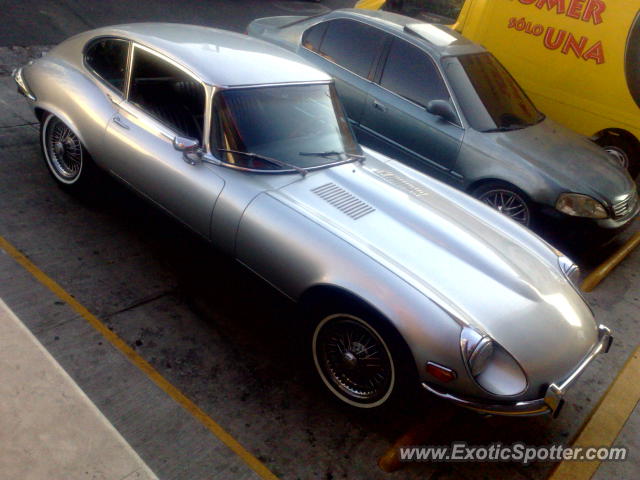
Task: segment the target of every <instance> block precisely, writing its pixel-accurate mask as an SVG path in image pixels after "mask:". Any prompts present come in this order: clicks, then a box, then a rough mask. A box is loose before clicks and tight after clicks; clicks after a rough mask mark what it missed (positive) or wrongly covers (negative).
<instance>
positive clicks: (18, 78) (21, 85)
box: [11, 67, 36, 100]
mask: <svg viewBox="0 0 640 480" xmlns="http://www.w3.org/2000/svg"><path fill="white" fill-rule="evenodd" d="M11 75H12V76H13V79H14V80H15V82H16V84H17V85H18V90H19V91H20V93H22V94H23V95H24V96H25V97H27V98H28V99H29V100H35V99H36V97H35V96H34V95H33V93H31V90H29V87H28V86H27V83H26V82H25V81H24V77H23V76H22V67H19V68H16V69H14V70H13V72H11Z"/></svg>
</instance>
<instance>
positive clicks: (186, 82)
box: [105, 45, 224, 238]
mask: <svg viewBox="0 0 640 480" xmlns="http://www.w3.org/2000/svg"><path fill="white" fill-rule="evenodd" d="M117 110H118V112H117V113H116V115H114V117H113V118H112V119H111V121H110V122H109V125H108V127H107V131H106V136H105V148H106V149H107V150H108V155H109V163H108V167H109V169H110V170H111V171H112V173H114V174H115V175H116V176H117V177H119V178H121V179H122V180H123V181H125V182H126V183H128V184H129V185H131V186H132V187H133V188H134V189H136V190H137V191H139V192H140V193H142V194H143V195H144V196H146V197H148V198H149V199H151V200H152V201H154V202H155V203H157V204H158V205H159V206H161V207H162V208H164V209H165V210H166V211H168V212H169V213H171V214H172V215H174V216H175V217H177V218H178V219H179V220H181V221H182V222H183V223H185V224H186V225H187V226H189V227H191V228H192V229H193V230H194V231H196V232H197V233H199V234H201V235H202V236H204V237H206V238H210V235H211V232H210V224H211V214H212V211H213V207H214V205H215V202H216V199H217V198H218V196H219V194H220V192H221V191H222V188H223V187H224V181H223V180H222V179H221V178H220V177H219V176H218V175H217V174H216V173H215V172H214V170H213V168H212V167H211V166H210V165H206V164H198V165H191V164H189V163H187V162H185V160H184V158H183V154H182V153H181V152H179V151H177V150H176V149H175V148H174V147H173V140H174V138H175V137H176V136H181V137H187V138H191V139H196V140H198V141H199V142H200V144H201V145H202V141H203V139H204V136H203V133H204V132H203V125H204V117H205V110H206V88H205V86H204V85H203V84H201V83H200V82H199V81H198V80H196V79H195V78H194V77H192V76H191V75H190V74H189V73H188V72H186V71H184V70H182V69H181V68H179V67H177V66H176V65H174V64H171V63H169V62H168V61H166V60H164V59H163V58H161V57H160V56H158V55H156V54H155V53H153V52H152V51H150V50H148V49H146V48H144V47H140V46H137V45H136V46H134V51H133V63H132V68H131V80H130V87H129V95H128V99H127V100H126V101H124V102H122V103H120V104H119V105H118V107H117Z"/></svg>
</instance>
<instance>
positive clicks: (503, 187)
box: [471, 181, 535, 228]
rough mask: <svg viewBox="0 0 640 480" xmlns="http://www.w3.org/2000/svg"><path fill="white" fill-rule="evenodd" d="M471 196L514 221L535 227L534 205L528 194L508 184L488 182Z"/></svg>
mask: <svg viewBox="0 0 640 480" xmlns="http://www.w3.org/2000/svg"><path fill="white" fill-rule="evenodd" d="M471 194H472V195H473V196H474V197H475V198H477V199H478V200H480V201H481V202H484V203H486V204H487V205H489V206H490V207H492V208H494V209H496V210H498V211H499V212H500V213H502V214H504V215H506V216H507V217H509V218H511V219H512V220H514V221H516V222H518V223H520V224H521V225H524V226H525V227H529V228H531V227H532V226H533V225H534V217H535V215H534V211H533V204H532V202H531V201H530V200H529V197H528V196H527V194H526V193H524V192H523V191H522V190H520V189H519V188H518V187H515V186H514V185H511V184H509V183H507V182H499V181H492V182H487V183H484V184H482V185H480V186H479V187H477V188H476V189H474V190H473V191H472V192H471Z"/></svg>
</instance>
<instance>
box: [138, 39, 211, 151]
mask: <svg viewBox="0 0 640 480" xmlns="http://www.w3.org/2000/svg"><path fill="white" fill-rule="evenodd" d="M129 101H131V102H132V103H135V104H136V105H138V106H139V107H141V108H142V109H143V110H145V111H146V112H147V113H149V114H150V115H151V116H153V117H155V118H157V119H158V120H160V121H161V122H163V123H165V124H166V125H168V126H169V127H171V128H172V129H173V130H175V131H176V132H177V133H179V134H180V135H183V136H186V137H189V138H196V139H198V140H199V141H200V142H202V125H203V121H204V106H205V90H204V87H203V86H202V84H200V83H199V82H197V81H196V80H195V79H194V78H193V77H191V76H190V75H188V74H186V73H185V72H183V71H182V70H181V69H179V68H177V67H174V66H173V65H171V64H170V63H168V62H167V61H165V60H163V59H162V58H160V57H158V56H156V55H154V54H152V53H149V52H147V51H146V50H143V49H141V48H138V47H136V48H135V49H134V56H133V67H132V71H131V86H130V88H129Z"/></svg>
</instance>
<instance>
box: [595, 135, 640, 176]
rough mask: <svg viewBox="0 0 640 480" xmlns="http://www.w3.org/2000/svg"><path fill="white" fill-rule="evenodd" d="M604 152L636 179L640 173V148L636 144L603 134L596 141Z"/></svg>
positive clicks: (622, 138) (618, 136)
mask: <svg viewBox="0 0 640 480" xmlns="http://www.w3.org/2000/svg"><path fill="white" fill-rule="evenodd" d="M596 143H597V144H598V145H600V146H601V147H602V148H603V149H604V151H605V152H607V153H608V154H609V155H610V156H611V157H612V158H613V160H615V161H616V162H617V163H619V164H620V165H621V166H622V167H623V168H626V169H627V171H628V172H629V175H631V178H636V177H637V176H638V173H640V146H639V145H638V144H637V142H634V141H633V140H630V139H627V138H625V137H623V136H620V135H614V134H612V133H605V134H604V135H602V136H600V138H598V139H597V140H596Z"/></svg>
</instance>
